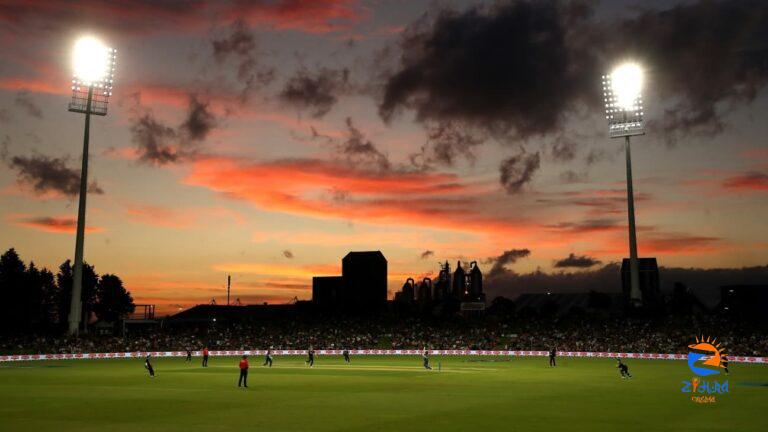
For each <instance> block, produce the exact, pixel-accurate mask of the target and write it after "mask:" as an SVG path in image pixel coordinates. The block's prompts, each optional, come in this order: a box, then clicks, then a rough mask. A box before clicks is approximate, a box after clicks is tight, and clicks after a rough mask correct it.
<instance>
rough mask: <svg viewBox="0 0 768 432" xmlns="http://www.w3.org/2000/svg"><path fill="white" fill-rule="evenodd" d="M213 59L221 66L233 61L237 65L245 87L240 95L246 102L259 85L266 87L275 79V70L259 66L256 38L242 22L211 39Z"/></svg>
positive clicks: (236, 22)
mask: <svg viewBox="0 0 768 432" xmlns="http://www.w3.org/2000/svg"><path fill="white" fill-rule="evenodd" d="M211 47H212V48H213V57H214V59H215V60H216V61H217V62H218V63H219V64H225V63H227V62H228V61H230V59H233V60H234V61H235V62H236V64H237V79H238V81H240V82H241V83H242V84H243V85H244V87H243V90H242V92H241V93H240V99H241V101H243V102H245V101H246V100H247V99H248V97H249V96H250V94H251V93H252V92H253V90H255V87H256V86H257V85H261V86H266V85H268V84H269V83H270V82H272V80H273V79H274V78H275V70H274V69H273V68H271V67H266V66H262V65H260V64H259V49H258V47H259V45H258V41H257V39H256V36H255V35H254V34H253V32H251V31H250V30H249V29H248V26H247V25H246V24H245V22H243V21H242V20H237V21H235V22H234V23H232V25H231V26H230V27H229V28H228V29H227V31H226V33H225V34H224V35H222V36H221V37H218V38H217V37H214V38H212V39H211Z"/></svg>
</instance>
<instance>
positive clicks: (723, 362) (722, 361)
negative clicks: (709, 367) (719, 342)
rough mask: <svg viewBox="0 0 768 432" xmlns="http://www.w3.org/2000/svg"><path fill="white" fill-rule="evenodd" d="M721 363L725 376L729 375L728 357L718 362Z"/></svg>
mask: <svg viewBox="0 0 768 432" xmlns="http://www.w3.org/2000/svg"><path fill="white" fill-rule="evenodd" d="M720 363H722V365H723V368H724V369H725V374H726V375H729V374H730V372H729V371H728V356H723V359H722V360H721V361H720Z"/></svg>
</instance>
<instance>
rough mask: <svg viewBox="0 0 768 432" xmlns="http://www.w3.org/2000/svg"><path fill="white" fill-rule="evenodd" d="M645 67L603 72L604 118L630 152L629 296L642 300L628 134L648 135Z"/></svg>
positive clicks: (629, 160) (632, 65) (626, 66)
mask: <svg viewBox="0 0 768 432" xmlns="http://www.w3.org/2000/svg"><path fill="white" fill-rule="evenodd" d="M642 89H643V71H642V69H641V68H640V66H638V65H637V64H635V63H624V64H622V65H620V66H618V67H616V68H615V69H614V70H613V71H612V72H611V73H610V75H603V92H604V99H605V118H606V119H607V120H608V134H609V136H610V137H611V138H624V149H625V152H626V155H627V210H628V211H627V213H628V218H629V272H630V292H629V298H630V301H631V302H632V303H633V304H640V302H641V301H642V300H641V299H642V296H641V293H640V273H639V269H638V263H637V234H636V232H635V197H634V192H633V189H632V156H631V151H630V142H629V138H630V137H631V136H633V135H645V129H644V126H643V100H642Z"/></svg>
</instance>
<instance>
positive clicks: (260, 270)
mask: <svg viewBox="0 0 768 432" xmlns="http://www.w3.org/2000/svg"><path fill="white" fill-rule="evenodd" d="M213 269H214V270H216V271H220V272H226V273H239V274H249V275H259V276H273V277H274V276H281V277H291V278H311V277H312V276H318V275H335V274H341V267H340V265H338V264H316V265H303V266H302V265H294V264H277V263H253V262H232V263H221V264H215V265H214V266H213Z"/></svg>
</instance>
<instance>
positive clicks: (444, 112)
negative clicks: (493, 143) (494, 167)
mask: <svg viewBox="0 0 768 432" xmlns="http://www.w3.org/2000/svg"><path fill="white" fill-rule="evenodd" d="M588 16H589V8H588V7H585V6H583V5H581V4H579V3H569V4H567V5H566V4H560V3H558V2H555V1H537V2H504V3H500V4H497V5H495V6H491V7H481V6H475V7H471V8H469V9H467V10H465V11H462V12H457V11H453V10H442V11H440V12H438V13H437V16H436V17H435V18H434V19H433V20H431V21H430V20H429V19H423V20H421V21H419V22H417V23H416V24H414V25H412V26H410V27H409V28H408V29H407V30H406V31H405V33H404V35H403V38H402V41H401V44H400V47H401V50H402V55H401V61H400V65H399V67H398V69H397V70H396V71H395V72H394V73H393V74H391V75H390V76H389V77H387V80H386V82H385V85H384V91H383V98H382V100H381V102H380V105H379V112H380V114H381V116H382V117H383V118H384V119H385V120H387V121H389V120H391V119H392V118H393V116H394V115H395V113H396V112H397V111H398V110H399V109H401V108H411V109H413V110H414V111H415V112H416V116H417V118H418V119H419V120H420V121H446V120H448V121H455V120H459V121H464V122H467V123H469V124H473V125H476V126H479V127H482V128H484V129H485V130H487V131H489V132H491V133H494V134H503V135H507V134H514V135H516V136H518V137H521V138H528V137H531V136H536V135H542V134H546V133H550V132H552V131H555V130H557V129H558V128H559V127H560V126H561V122H562V119H563V114H564V112H565V111H566V110H567V109H569V108H570V107H572V105H573V104H574V103H575V102H576V101H578V100H579V99H582V98H584V97H585V95H588V94H589V93H588V92H589V91H590V89H596V91H599V88H598V87H597V85H596V84H595V82H594V81H595V77H599V75H600V74H599V73H598V71H597V70H596V69H595V61H594V59H593V55H592V53H591V52H590V51H589V50H586V49H585V46H583V45H580V42H581V40H582V38H580V37H576V35H578V34H579V33H578V32H579V30H580V29H582V28H583V27H584V25H585V23H586V19H587V17H588ZM598 80H599V78H598ZM594 99H595V100H597V99H599V94H598V95H597V97H594Z"/></svg>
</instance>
